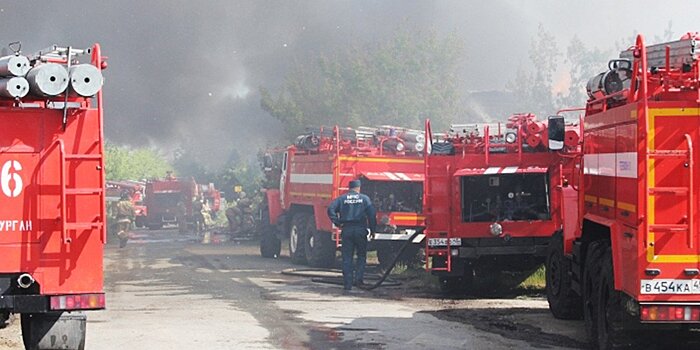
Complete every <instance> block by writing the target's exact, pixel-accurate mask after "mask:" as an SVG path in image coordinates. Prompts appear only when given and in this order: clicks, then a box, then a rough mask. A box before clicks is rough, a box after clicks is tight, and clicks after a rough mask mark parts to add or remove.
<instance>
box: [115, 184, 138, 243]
mask: <svg viewBox="0 0 700 350" xmlns="http://www.w3.org/2000/svg"><path fill="white" fill-rule="evenodd" d="M116 209H117V237H119V248H124V247H125V246H126V242H127V241H128V240H129V228H130V227H131V222H132V220H133V219H134V216H135V211H134V205H133V204H132V203H131V198H130V197H129V192H127V191H124V192H122V195H121V198H120V199H119V202H118V203H117V208H116Z"/></svg>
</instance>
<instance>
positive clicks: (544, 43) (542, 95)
mask: <svg viewBox="0 0 700 350" xmlns="http://www.w3.org/2000/svg"><path fill="white" fill-rule="evenodd" d="M560 55H561V54H560V52H559V47H558V46H557V43H556V40H555V38H554V35H552V34H550V33H549V32H548V31H547V30H546V29H545V28H544V26H543V25H542V24H540V25H539V26H538V27H537V35H536V37H535V38H534V39H533V40H532V42H531V43H530V50H529V59H530V63H529V65H528V66H531V67H533V69H532V70H527V69H524V68H523V67H522V66H521V67H519V68H518V70H517V72H516V73H515V78H514V80H513V81H511V82H510V83H509V84H508V85H507V86H506V88H507V89H509V90H511V91H513V94H514V96H515V99H516V102H517V104H518V106H520V108H521V110H522V111H527V112H534V113H535V114H537V115H546V114H547V113H552V111H553V110H554V99H553V96H552V82H553V76H554V73H555V72H556V71H557V60H558V59H559V56H560Z"/></svg>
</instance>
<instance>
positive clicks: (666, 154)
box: [645, 134, 695, 249]
mask: <svg viewBox="0 0 700 350" xmlns="http://www.w3.org/2000/svg"><path fill="white" fill-rule="evenodd" d="M684 139H685V144H686V147H687V149H685V150H650V149H649V148H648V147H647V155H646V160H647V164H649V162H650V161H653V160H655V159H670V158H671V159H679V158H680V159H684V160H685V161H686V164H687V165H688V169H689V172H690V173H689V174H688V179H689V180H688V185H687V186H681V187H658V186H656V177H655V178H654V183H653V184H650V181H648V180H647V181H645V183H646V189H647V195H649V196H655V197H658V196H663V195H667V196H686V197H687V202H688V205H687V206H686V210H687V212H686V213H685V216H684V217H685V219H686V220H685V223H684V224H657V223H656V222H651V220H649V219H647V220H646V228H647V233H648V232H686V233H687V234H688V239H687V241H688V247H689V248H691V249H692V248H693V247H694V245H695V242H694V240H693V234H694V232H695V231H694V229H695V227H694V225H693V213H694V206H693V193H694V191H693V175H694V174H693V167H694V165H693V140H692V139H691V137H690V135H688V134H685V135H684ZM649 211H650V210H649V208H648V206H647V218H649V217H651V215H649V214H652V213H650V212H649ZM653 217H654V218H656V215H654V216H653ZM647 239H648V238H647ZM652 243H653V242H648V244H650V245H651V244H652Z"/></svg>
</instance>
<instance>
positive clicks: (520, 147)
mask: <svg viewBox="0 0 700 350" xmlns="http://www.w3.org/2000/svg"><path fill="white" fill-rule="evenodd" d="M559 127H560V128H562V131H564V128H565V126H564V125H563V124H561V125H559ZM548 131H549V130H548V124H547V123H546V122H542V121H539V120H537V119H536V118H535V116H534V115H532V114H516V115H513V116H511V117H510V119H509V120H508V122H507V123H505V124H501V123H498V124H487V125H474V124H471V125H466V124H463V125H453V126H452V127H451V129H450V132H449V133H447V134H444V135H443V136H441V137H437V136H436V135H433V133H432V130H431V125H430V121H429V120H428V121H426V139H427V140H426V142H427V144H426V147H427V148H429V152H428V155H427V156H426V161H425V183H424V193H425V195H424V205H423V208H424V213H425V215H426V230H425V233H426V237H427V241H426V256H427V257H428V259H429V264H428V265H427V267H428V269H429V270H431V271H432V273H433V274H435V275H437V276H439V278H440V284H441V287H442V289H443V291H445V292H465V291H476V289H477V288H475V286H477V285H480V286H485V285H486V284H485V283H484V282H485V281H487V280H489V281H491V282H494V281H495V279H494V278H493V277H491V276H494V275H495V274H497V273H500V271H501V270H503V269H506V270H508V271H513V269H515V270H518V271H523V272H525V271H532V270H534V269H535V268H537V267H538V266H539V265H540V264H541V263H542V262H543V261H544V256H545V253H546V250H547V245H548V243H549V240H550V237H552V235H554V234H556V233H557V232H559V231H561V228H562V226H563V225H564V217H563V215H562V214H563V211H564V206H565V203H564V202H565V200H567V198H569V201H570V202H572V203H574V205H575V203H576V202H575V191H574V190H573V189H572V188H571V186H569V185H568V184H569V181H570V179H571V173H572V172H573V170H574V169H573V168H572V166H573V156H570V155H569V153H570V151H571V150H573V151H575V150H576V149H577V147H578V133H577V131H576V127H574V126H569V130H567V131H566V136H567V137H566V140H564V139H562V140H560V142H559V150H558V151H552V150H550V149H549V148H548V145H549V138H548ZM571 198H573V200H572V199H571ZM522 275H526V274H525V273H522ZM489 287H490V286H489ZM479 289H483V288H479Z"/></svg>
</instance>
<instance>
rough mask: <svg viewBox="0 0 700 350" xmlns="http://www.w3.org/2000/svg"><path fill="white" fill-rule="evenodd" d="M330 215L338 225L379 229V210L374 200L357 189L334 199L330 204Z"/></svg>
mask: <svg viewBox="0 0 700 350" xmlns="http://www.w3.org/2000/svg"><path fill="white" fill-rule="evenodd" d="M338 214H340V216H338ZM328 217H329V218H330V219H331V221H332V222H333V223H334V224H335V225H336V226H338V227H352V226H355V227H363V228H369V229H370V230H372V232H375V231H376V229H377V211H376V210H375V209H374V206H373V205H372V201H371V200H370V199H369V197H367V196H366V195H364V194H362V193H357V192H355V191H349V192H348V193H346V194H344V195H342V196H340V197H338V198H336V199H335V200H333V202H331V205H329V206H328Z"/></svg>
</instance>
